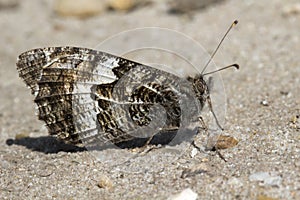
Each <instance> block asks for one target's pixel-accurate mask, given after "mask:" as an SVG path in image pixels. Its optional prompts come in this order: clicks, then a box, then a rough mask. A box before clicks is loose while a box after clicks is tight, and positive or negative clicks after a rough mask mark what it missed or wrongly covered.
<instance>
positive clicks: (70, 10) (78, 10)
mask: <svg viewBox="0 0 300 200" xmlns="http://www.w3.org/2000/svg"><path fill="white" fill-rule="evenodd" d="M105 9H106V1H102V0H56V1H55V4H54V10H55V12H56V13H58V14H59V15H61V16H73V17H81V18H84V17H89V16H93V15H97V14H100V13H102V12H103V11H104V10H105Z"/></svg>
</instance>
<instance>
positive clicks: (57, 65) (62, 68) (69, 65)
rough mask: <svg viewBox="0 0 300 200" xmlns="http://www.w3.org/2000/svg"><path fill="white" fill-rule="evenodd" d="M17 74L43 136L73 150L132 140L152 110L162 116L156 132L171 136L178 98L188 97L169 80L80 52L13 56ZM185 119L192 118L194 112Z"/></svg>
mask: <svg viewBox="0 0 300 200" xmlns="http://www.w3.org/2000/svg"><path fill="white" fill-rule="evenodd" d="M17 69H18V72H19V75H20V77H21V78H22V79H23V80H24V81H25V83H26V85H27V86H29V87H30V88H31V91H32V93H33V94H34V95H35V100H34V101H35V103H36V104H37V108H38V116H39V119H40V120H43V121H45V123H46V126H47V127H48V130H49V133H50V134H51V135H57V136H58V138H60V139H62V140H64V141H66V142H70V143H74V144H78V143H81V142H82V141H84V143H89V144H91V143H93V144H99V143H100V144H102V143H107V142H112V143H120V142H124V141H128V140H132V139H134V136H133V135H131V134H130V133H131V132H132V131H133V130H134V129H136V127H143V126H148V125H149V124H150V123H151V122H152V121H153V118H154V116H152V115H151V114H149V113H150V109H151V107H152V106H153V105H154V104H160V105H161V106H162V107H163V108H164V109H165V111H166V121H165V122H164V125H163V126H162V127H161V130H162V131H168V130H176V129H178V128H179V126H180V123H181V120H182V119H181V117H182V116H181V114H182V112H181V107H180V104H182V103H184V102H181V101H180V99H179V98H178V97H179V96H180V95H183V96H189V95H190V96H193V95H194V94H189V91H188V89H187V88H188V87H189V86H188V85H186V84H187V83H186V81H185V80H182V79H179V78H178V77H177V76H175V75H173V74H170V73H167V72H164V71H161V70H157V69H154V68H151V67H149V66H145V65H142V64H139V63H136V62H133V61H130V60H126V59H123V58H120V57H117V56H113V55H110V54H107V53H104V52H100V51H95V50H91V49H86V48H77V47H50V48H42V49H35V50H31V51H27V52H25V53H23V54H21V55H20V56H19V59H18V62H17ZM129 72H130V73H129ZM165 77H170V78H169V79H166V78H165ZM128 83H130V84H128ZM179 85H181V87H180V88H181V89H178V88H179V87H177V86H179ZM182 85H185V86H183V87H182ZM133 88H134V89H133ZM190 113H191V114H192V115H193V113H194V114H195V116H197V112H196V111H195V110H194V109H191V111H190ZM129 119H130V120H131V121H132V122H131V123H128V120H129ZM140 134H141V136H143V137H144V133H140Z"/></svg>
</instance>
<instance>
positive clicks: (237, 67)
mask: <svg viewBox="0 0 300 200" xmlns="http://www.w3.org/2000/svg"><path fill="white" fill-rule="evenodd" d="M231 67H235V68H236V69H239V68H240V66H239V65H238V64H236V63H235V64H231V65H228V66H226V67H222V68H221V69H217V70H215V71H211V72H207V73H205V74H202V76H206V75H208V74H213V73H216V72H219V71H222V70H224V69H227V68H231Z"/></svg>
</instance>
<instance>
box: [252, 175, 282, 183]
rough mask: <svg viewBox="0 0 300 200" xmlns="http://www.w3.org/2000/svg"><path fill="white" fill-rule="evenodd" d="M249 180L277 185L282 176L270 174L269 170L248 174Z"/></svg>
mask: <svg viewBox="0 0 300 200" xmlns="http://www.w3.org/2000/svg"><path fill="white" fill-rule="evenodd" d="M249 180H250V181H259V182H261V183H262V184H263V185H266V186H279V185H280V184H281V181H282V178H281V177H280V176H271V175H270V174H269V172H256V173H254V174H251V175H250V176H249Z"/></svg>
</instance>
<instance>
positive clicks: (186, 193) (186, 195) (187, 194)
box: [168, 188, 198, 200]
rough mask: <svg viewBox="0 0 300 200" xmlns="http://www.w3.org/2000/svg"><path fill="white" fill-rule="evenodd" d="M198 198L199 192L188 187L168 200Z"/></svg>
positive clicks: (194, 199) (191, 199)
mask: <svg viewBox="0 0 300 200" xmlns="http://www.w3.org/2000/svg"><path fill="white" fill-rule="evenodd" d="M197 198H198V194H197V193H195V192H194V191H193V190H191V189H190V188H187V189H185V190H183V191H182V192H180V193H179V194H176V195H174V196H171V197H169V198H168V200H196V199H197Z"/></svg>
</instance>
